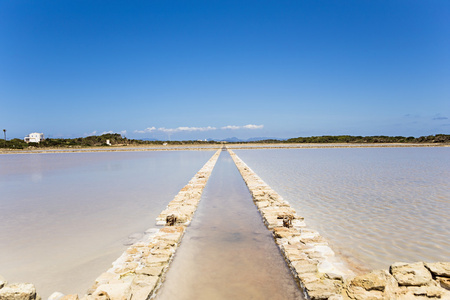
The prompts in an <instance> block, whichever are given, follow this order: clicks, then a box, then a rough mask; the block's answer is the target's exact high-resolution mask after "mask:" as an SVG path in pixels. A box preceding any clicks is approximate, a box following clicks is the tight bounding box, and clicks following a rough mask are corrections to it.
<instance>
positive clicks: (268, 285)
mask: <svg viewBox="0 0 450 300" xmlns="http://www.w3.org/2000/svg"><path fill="white" fill-rule="evenodd" d="M202 198H203V199H202V201H201V202H200V204H199V207H198V210H197V212H196V214H195V218H194V219H193V221H192V223H191V225H190V227H189V229H188V230H187V231H186V233H185V236H184V237H183V242H182V243H181V245H180V247H179V248H178V250H177V253H176V256H175V258H174V260H173V261H172V264H171V267H170V269H169V271H168V272H167V276H166V280H165V282H164V284H163V285H162V288H161V290H160V292H159V293H158V296H157V297H156V299H158V300H164V299H302V298H303V297H302V292H301V291H300V289H299V288H298V286H297V284H296V282H295V281H294V279H293V277H292V275H291V273H290V271H289V268H288V267H287V265H286V263H285V261H284V259H283V257H282V256H281V254H280V252H279V250H278V247H277V246H276V244H275V243H274V240H273V238H272V235H271V233H270V232H269V231H268V230H267V229H266V227H265V226H264V224H263V222H262V219H261V216H260V215H259V213H258V211H257V209H256V208H255V206H254V204H253V201H252V198H251V195H250V193H249V191H248V189H247V187H246V185H245V183H244V181H243V179H242V177H241V175H240V174H239V172H238V170H237V168H236V166H235V164H234V162H233V160H232V159H231V157H230V155H229V154H228V152H222V155H221V156H220V157H219V159H218V161H217V164H216V166H215V168H214V170H213V173H212V175H211V177H210V180H209V181H208V184H207V186H206V189H205V191H204V193H203V196H202Z"/></svg>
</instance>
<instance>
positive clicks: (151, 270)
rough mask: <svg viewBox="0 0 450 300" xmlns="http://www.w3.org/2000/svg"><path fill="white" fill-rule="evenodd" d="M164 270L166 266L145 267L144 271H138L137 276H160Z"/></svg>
mask: <svg viewBox="0 0 450 300" xmlns="http://www.w3.org/2000/svg"><path fill="white" fill-rule="evenodd" d="M163 269H164V266H153V267H143V268H142V269H138V270H136V274H141V275H151V276H159V275H161V273H162V271H163Z"/></svg>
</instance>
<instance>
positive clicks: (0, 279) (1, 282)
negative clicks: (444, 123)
mask: <svg viewBox="0 0 450 300" xmlns="http://www.w3.org/2000/svg"><path fill="white" fill-rule="evenodd" d="M7 284H8V282H7V281H6V279H5V278H3V277H2V276H1V275H0V289H1V288H2V287H4V286H5V285H7Z"/></svg>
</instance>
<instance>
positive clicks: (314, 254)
mask: <svg viewBox="0 0 450 300" xmlns="http://www.w3.org/2000/svg"><path fill="white" fill-rule="evenodd" d="M228 151H229V152H230V155H231V157H232V158H233V161H234V162H235V164H236V166H237V168H238V169H239V172H240V173H241V175H242V177H243V179H244V181H245V183H246V184H247V186H248V189H249V190H250V193H251V194H252V197H253V201H254V203H255V205H256V206H257V208H258V210H259V212H260V213H261V216H262V218H263V220H264V223H265V225H266V227H267V228H268V229H269V230H270V231H271V232H272V234H273V237H274V239H275V242H276V244H277V245H278V247H279V248H280V250H281V253H282V254H283V256H284V258H285V260H286V262H287V264H288V265H289V267H290V269H291V271H292V274H293V275H294V277H295V278H296V280H297V282H298V283H299V284H300V286H301V288H302V289H303V291H304V293H305V297H306V298H307V299H330V300H338V299H355V300H366V299H367V300H368V299H401V300H403V299H404V300H407V299H450V294H449V291H448V289H449V282H450V263H434V264H429V263H428V264H427V263H425V264H424V263H415V264H406V263H395V264H393V265H392V266H391V268H390V270H389V271H387V270H379V271H373V272H371V273H369V274H365V275H361V276H355V275H354V274H353V272H352V271H351V270H350V269H349V268H348V267H347V266H346V264H345V263H344V262H343V261H342V260H340V259H339V258H337V257H336V256H335V254H334V252H333V250H332V249H331V248H330V247H329V246H328V243H327V241H326V240H325V238H323V237H322V236H320V234H319V233H318V232H317V231H315V230H312V229H309V228H307V227H306V224H305V221H304V218H303V217H301V216H299V215H297V213H296V211H295V210H294V209H293V208H292V207H291V206H290V205H289V203H288V202H287V201H286V200H284V199H283V198H282V197H281V196H280V195H279V194H278V193H277V192H275V191H274V190H272V189H271V188H270V187H269V186H268V185H267V184H266V183H265V182H264V181H263V180H262V179H261V178H259V177H258V176H257V175H256V174H255V172H253V171H252V170H251V169H250V168H249V167H248V166H247V165H246V164H245V163H244V162H243V161H242V160H241V159H240V158H239V157H238V156H237V155H236V154H235V153H234V152H233V151H232V150H228Z"/></svg>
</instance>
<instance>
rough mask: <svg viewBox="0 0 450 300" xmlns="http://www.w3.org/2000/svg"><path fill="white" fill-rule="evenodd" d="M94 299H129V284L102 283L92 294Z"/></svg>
mask: <svg viewBox="0 0 450 300" xmlns="http://www.w3.org/2000/svg"><path fill="white" fill-rule="evenodd" d="M92 296H93V297H94V299H105V300H107V299H111V300H130V299H131V284H129V283H117V284H102V285H100V286H99V287H98V288H97V289H96V290H95V292H94V293H93V294H92Z"/></svg>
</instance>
